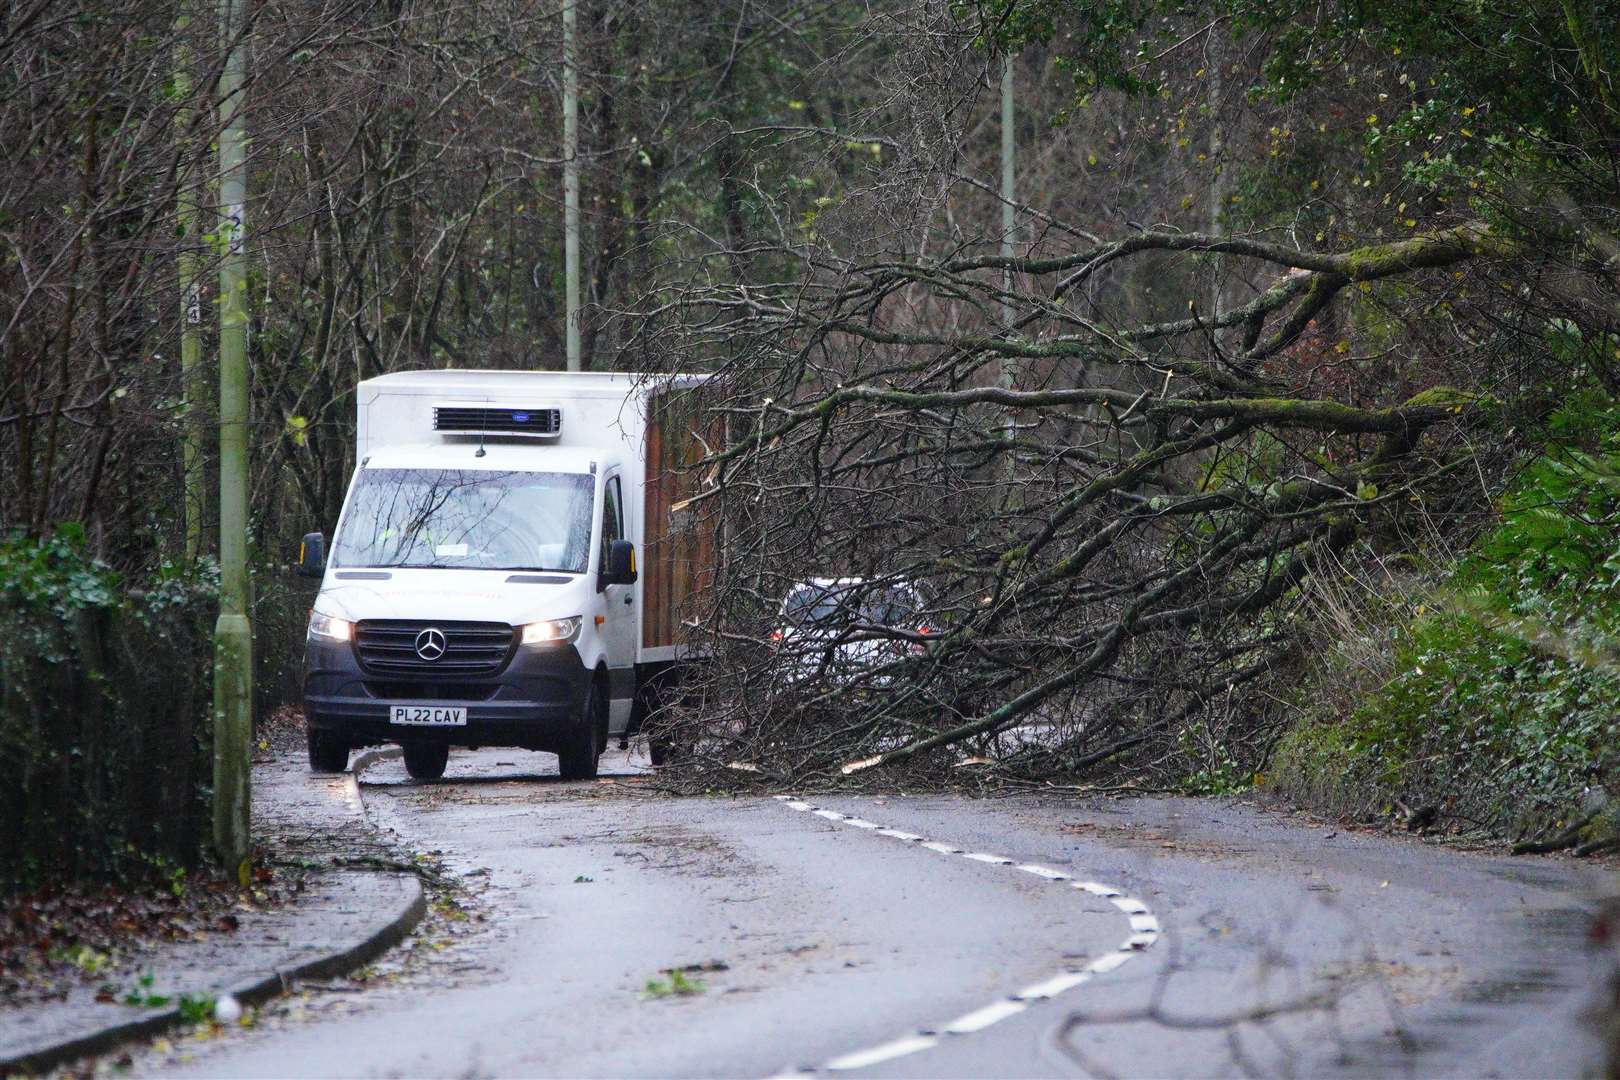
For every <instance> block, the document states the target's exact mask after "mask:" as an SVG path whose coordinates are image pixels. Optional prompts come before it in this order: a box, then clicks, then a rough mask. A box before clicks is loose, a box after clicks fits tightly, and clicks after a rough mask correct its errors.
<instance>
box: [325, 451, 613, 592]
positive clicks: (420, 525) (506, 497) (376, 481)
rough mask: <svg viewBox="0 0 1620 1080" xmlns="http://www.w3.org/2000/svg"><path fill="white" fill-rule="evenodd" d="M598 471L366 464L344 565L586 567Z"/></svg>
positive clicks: (343, 532)
mask: <svg viewBox="0 0 1620 1080" xmlns="http://www.w3.org/2000/svg"><path fill="white" fill-rule="evenodd" d="M593 479H594V478H593V477H590V476H586V475H583V474H580V473H543V472H494V471H483V470H459V469H362V470H361V471H360V474H359V476H358V477H357V478H356V479H355V483H354V490H353V491H351V492H350V493H349V503H348V507H347V509H345V510H344V513H343V523H342V524H341V525H340V526H339V528H338V534H337V536H336V538H335V539H334V540H333V543H332V564H333V565H334V566H339V567H345V566H346V567H356V566H366V567H379V566H388V567H433V568H436V569H445V570H560V571H563V572H565V573H570V574H582V573H584V572H585V566H586V561H587V560H588V559H589V557H590V550H591V546H590V542H591V504H592V496H593V494H594V492H593Z"/></svg>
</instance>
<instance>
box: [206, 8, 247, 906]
mask: <svg viewBox="0 0 1620 1080" xmlns="http://www.w3.org/2000/svg"><path fill="white" fill-rule="evenodd" d="M219 16H220V18H219V22H220V26H219V29H220V35H221V37H222V39H223V43H224V47H225V66H224V69H223V71H222V72H221V73H220V78H219V107H220V110H221V113H222V115H223V118H224V124H223V125H222V127H221V129H220V133H219V197H220V203H221V204H222V205H221V220H220V222H219V229H220V232H221V238H222V240H223V241H224V244H223V247H224V255H223V257H222V258H221V260H220V264H219V573H220V589H219V621H218V622H217V623H215V625H214V850H215V852H216V853H217V854H218V855H219V859H220V862H221V863H222V864H223V865H224V867H225V869H226V872H227V873H230V874H232V875H233V876H235V877H236V878H237V879H238V880H239V881H240V882H241V883H242V884H244V885H245V884H247V876H248V870H249V866H248V857H249V845H250V828H251V825H250V816H251V807H252V792H251V790H250V788H249V783H248V780H249V775H248V768H249V761H250V754H251V752H252V741H253V630H252V627H251V626H250V625H249V623H248V574H247V524H248V522H247V486H248V471H247V425H248V383H247V379H248V373H247V324H248V318H247V273H246V259H245V258H244V257H243V253H242V235H243V232H244V230H245V228H246V218H245V214H246V210H245V208H244V205H243V204H244V202H245V201H246V197H247V146H246V138H245V134H244V131H243V122H242V114H243V100H242V83H243V80H244V77H245V73H246V67H247V62H246V55H245V51H244V49H243V47H242V43H241V41H239V40H238V39H239V37H240V36H241V30H242V0H220V5H219Z"/></svg>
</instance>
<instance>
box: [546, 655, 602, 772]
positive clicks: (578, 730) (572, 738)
mask: <svg viewBox="0 0 1620 1080" xmlns="http://www.w3.org/2000/svg"><path fill="white" fill-rule="evenodd" d="M606 728H607V697H606V696H605V695H604V694H603V693H602V681H601V680H600V679H592V680H591V685H590V688H589V689H587V690H586V691H585V704H584V706H583V707H582V708H581V709H580V717H579V723H578V724H577V725H576V726H575V729H574V732H573V734H571V735H569V737H568V741H567V742H566V743H564V744H563V745H562V746H560V747H558V749H557V772H558V773H560V774H561V775H562V778H563V779H564V780H594V779H595V778H596V763H597V759H598V758H600V757H601V756H602V733H603V732H604V731H605V730H606Z"/></svg>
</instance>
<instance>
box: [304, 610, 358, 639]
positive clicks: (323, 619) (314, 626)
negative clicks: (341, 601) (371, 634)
mask: <svg viewBox="0 0 1620 1080" xmlns="http://www.w3.org/2000/svg"><path fill="white" fill-rule="evenodd" d="M309 636H310V637H311V638H312V639H314V640H316V641H348V640H349V638H351V637H353V636H354V623H352V622H349V621H348V620H347V619H338V618H334V617H333V616H331V615H322V614H321V613H320V612H318V611H311V612H310V613H309Z"/></svg>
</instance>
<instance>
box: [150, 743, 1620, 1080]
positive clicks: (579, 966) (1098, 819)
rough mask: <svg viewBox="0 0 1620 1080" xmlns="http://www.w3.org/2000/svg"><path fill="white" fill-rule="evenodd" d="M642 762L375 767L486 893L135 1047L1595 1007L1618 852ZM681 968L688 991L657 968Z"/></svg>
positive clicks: (1019, 1027) (856, 1036)
mask: <svg viewBox="0 0 1620 1080" xmlns="http://www.w3.org/2000/svg"><path fill="white" fill-rule="evenodd" d="M640 761H641V759H639V758H638V757H637V756H636V755H635V752H634V751H632V752H631V754H630V755H625V754H619V753H615V754H613V755H611V756H610V757H609V758H607V759H605V760H604V763H603V764H604V775H605V776H608V777H613V776H614V775H617V776H618V777H620V782H617V783H607V782H598V783H579V784H564V783H562V782H560V781H559V780H558V779H557V777H556V776H555V764H554V759H553V758H552V757H551V756H550V755H544V754H534V753H524V752H520V751H514V750H486V751H480V752H475V753H468V752H459V753H457V754H455V755H453V756H452V758H451V765H450V771H449V772H448V774H447V776H446V779H445V781H443V782H441V783H417V782H413V781H411V780H409V779H408V778H407V777H406V776H405V774H404V771H403V768H402V767H401V766H400V764H399V763H398V762H397V761H394V762H386V763H383V764H381V765H378V766H376V767H374V768H373V769H372V770H369V771H368V772H367V773H366V775H365V778H364V782H363V789H364V793H365V800H366V805H367V811H368V813H369V815H370V816H371V819H372V821H373V822H374V824H376V825H377V826H378V827H379V828H382V829H384V830H389V831H392V832H393V833H395V834H397V836H398V837H399V839H400V840H401V841H402V842H403V843H404V844H405V845H406V846H408V847H409V848H411V849H414V850H418V851H425V852H440V853H442V858H443V859H444V860H445V862H446V864H447V866H448V868H449V869H451V870H453V871H455V872H456V873H458V874H462V875H467V879H468V880H471V881H478V882H482V883H483V885H482V887H481V889H480V892H479V895H478V898H477V901H476V907H477V909H478V911H479V912H480V914H482V915H483V916H484V921H483V922H482V923H480V924H479V925H478V927H477V928H476V929H474V930H471V932H466V933H462V934H459V935H458V936H457V937H456V938H455V939H454V940H453V941H452V940H446V941H442V942H433V943H431V949H432V950H439V949H441V948H442V962H441V963H439V964H437V965H432V964H430V965H426V966H423V967H421V968H420V969H418V970H416V971H415V972H414V973H411V974H408V976H407V977H405V978H402V979H400V980H399V982H398V984H397V985H395V986H393V987H390V988H387V989H383V990H367V991H365V992H363V993H358V994H354V993H348V994H343V995H340V996H341V1000H340V1001H337V1002H335V1003H334V1002H332V1001H331V1000H330V999H331V997H332V996H333V995H330V994H327V995H321V994H317V995H314V997H313V999H312V1000H311V1002H310V1004H309V1007H308V1008H307V1009H305V1007H304V1006H302V1005H298V1006H296V1012H297V1014H298V1016H297V1018H296V1020H292V1019H289V1020H287V1021H286V1022H278V1023H276V1024H266V1025H265V1026H263V1027H262V1028H261V1029H259V1030H255V1031H246V1032H233V1033H231V1034H230V1035H228V1036H227V1037H225V1038H222V1039H217V1040H212V1041H209V1042H207V1043H197V1044H184V1045H179V1046H176V1047H175V1048H174V1049H172V1050H170V1051H168V1052H166V1053H158V1052H150V1051H149V1052H147V1053H145V1054H143V1055H138V1056H137V1058H136V1061H135V1068H134V1071H135V1072H136V1073H138V1074H143V1075H176V1076H276V1077H281V1076H354V1075H360V1076H428V1075H432V1076H458V1077H483V1076H671V1075H675V1076H738V1077H752V1076H771V1075H778V1074H784V1073H793V1072H808V1071H812V1070H814V1071H818V1072H821V1073H824V1074H827V1075H834V1074H844V1073H847V1074H849V1075H897V1076H1009V1077H1012V1076H1086V1075H1133V1076H1135V1075H1144V1076H1163V1075H1178V1076H1206V1075H1208V1076H1229V1075H1242V1074H1244V1073H1245V1072H1252V1073H1260V1074H1264V1075H1285V1074H1290V1073H1294V1074H1299V1075H1324V1074H1333V1073H1339V1074H1344V1075H1367V1074H1369V1073H1376V1074H1380V1075H1392V1076H1396V1075H1413V1076H1432V1075H1456V1076H1483V1075H1498V1076H1522V1075H1537V1076H1546V1075H1569V1076H1574V1075H1580V1074H1582V1073H1583V1072H1589V1071H1590V1070H1591V1069H1592V1068H1593V1057H1592V1054H1593V1052H1594V1051H1593V1048H1592V1043H1591V1040H1590V1039H1589V1038H1588V1036H1587V1035H1586V1032H1585V1029H1584V1028H1583V1027H1582V1026H1581V1023H1580V1020H1579V1017H1578V1016H1577V1013H1578V1011H1579V1008H1580V1004H1581V1002H1582V1000H1583V994H1584V990H1583V987H1584V986H1585V985H1586V984H1587V980H1589V978H1590V965H1591V963H1592V960H1591V958H1590V957H1589V956H1588V955H1587V953H1586V950H1584V949H1583V947H1582V935H1583V931H1584V918H1583V908H1584V905H1585V904H1586V902H1587V901H1588V899H1589V898H1590V897H1591V896H1592V895H1594V894H1595V893H1596V891H1597V890H1598V889H1600V888H1602V887H1604V886H1605V885H1606V884H1607V885H1612V884H1613V882H1612V880H1606V879H1605V877H1604V875H1603V873H1602V872H1598V871H1593V870H1590V869H1588V868H1585V867H1580V866H1574V865H1571V864H1569V863H1565V862H1558V861H1552V860H1533V859H1506V858H1494V857H1485V856H1480V855H1469V854H1461V853H1456V852H1450V851H1445V850H1441V849H1437V848H1434V847H1431V846H1423V845H1419V844H1416V843H1412V842H1404V841H1397V840H1390V839H1386V838H1382V837H1377V836H1370V835H1363V834H1352V833H1347V832H1341V831H1337V830H1335V829H1333V828H1332V827H1323V826H1318V825H1314V824H1312V823H1307V822H1304V821H1303V819H1296V818H1292V817H1288V816H1283V815H1278V814H1274V813H1269V812H1263V811H1258V810H1255V809H1252V808H1249V807H1245V806H1242V805H1239V804H1235V803H1231V802H1223V801H1212V800H1178V799H1153V800H1142V799H1135V800H1105V799H1093V800H1086V801H1076V800H1058V799H1054V798H1050V797H1047V798H1039V799H1037V798H1018V799H1003V800H969V799H964V798H960V797H954V796H952V797H941V796H927V797H906V796H898V795H895V796H888V797H859V798H855V797H819V796H812V797H810V798H809V801H808V803H807V804H801V805H798V806H797V807H795V806H794V805H792V804H789V803H788V802H786V801H784V800H779V799H771V798H761V797H749V798H712V799H680V800H675V799H666V798H660V797H656V796H652V795H649V794H647V793H645V792H641V791H637V790H635V789H634V781H633V779H632V777H633V776H634V774H636V773H638V772H640V771H642V770H641V767H640ZM818 811H819V813H818ZM852 818H853V819H854V820H851V819H852ZM973 856H982V857H981V858H974V857H973ZM990 856H998V857H999V858H995V859H992V858H990ZM1609 878H1610V879H1612V875H1609ZM1115 893H1117V894H1118V895H1113V894H1115ZM1160 928H1162V934H1160V933H1156V932H1155V931H1156V930H1158V929H1160ZM1122 946H1123V948H1124V949H1125V950H1126V951H1125V952H1123V953H1122V952H1121V950H1122ZM669 969H682V972H683V974H682V978H684V979H685V980H686V981H688V982H689V983H693V984H697V985H698V986H701V991H700V992H697V993H693V994H690V995H676V994H667V993H662V992H661V991H663V990H665V989H667V988H669V987H670V985H671V976H670V975H668V974H667V972H668V971H669ZM649 981H651V982H652V983H653V986H652V987H651V991H650V992H649ZM1058 991H1061V992H1058ZM1009 995H1021V996H1022V1000H1009ZM1054 995H1055V996H1054ZM323 1005H324V1006H327V1007H323ZM283 1011H284V1012H285V1010H283ZM952 1028H955V1029H956V1032H955V1033H953V1032H952V1030H950V1029H952Z"/></svg>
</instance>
